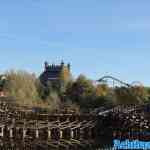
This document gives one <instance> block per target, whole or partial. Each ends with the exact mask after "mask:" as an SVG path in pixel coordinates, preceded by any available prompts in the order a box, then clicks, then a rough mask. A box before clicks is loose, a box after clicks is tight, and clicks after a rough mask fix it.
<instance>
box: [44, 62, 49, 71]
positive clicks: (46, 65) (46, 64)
mask: <svg viewBox="0 0 150 150" xmlns="http://www.w3.org/2000/svg"><path fill="white" fill-rule="evenodd" d="M44 65H45V70H47V68H48V62H47V61H45V63H44Z"/></svg>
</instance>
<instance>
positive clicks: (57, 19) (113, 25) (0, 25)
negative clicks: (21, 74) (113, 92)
mask: <svg viewBox="0 0 150 150" xmlns="http://www.w3.org/2000/svg"><path fill="white" fill-rule="evenodd" d="M149 6H150V1H149V0H0V73H3V72H4V71H6V70H9V69H21V70H27V71H29V72H35V73H36V74H37V75H39V74H40V73H41V72H42V71H43V63H44V61H46V60H47V61H48V62H49V63H57V64H58V63H60V61H61V60H62V59H63V60H64V62H65V63H68V62H70V63H71V71H72V74H73V76H74V77H77V76H78V75H79V74H85V75H86V76H88V77H89V78H91V79H93V80H97V79H99V78H100V77H102V76H104V75H112V76H114V77H117V78H119V79H121V80H123V81H126V82H128V83H131V82H133V81H140V82H141V83H143V84H144V85H149V86H150V9H149Z"/></svg>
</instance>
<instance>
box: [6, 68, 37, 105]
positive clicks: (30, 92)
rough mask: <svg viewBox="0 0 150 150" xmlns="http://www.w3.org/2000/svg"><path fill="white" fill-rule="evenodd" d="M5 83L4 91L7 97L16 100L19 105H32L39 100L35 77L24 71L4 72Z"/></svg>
mask: <svg viewBox="0 0 150 150" xmlns="http://www.w3.org/2000/svg"><path fill="white" fill-rule="evenodd" d="M6 77H7V83H6V86H5V91H6V92H7V95H8V96H10V97H13V98H15V99H16V101H17V103H19V104H21V105H26V104H27V105H34V104H35V103H36V102H37V100H38V99H39V95H38V92H37V88H36V77H35V76H34V75H33V74H30V73H27V72H26V71H14V70H11V71H8V72H6Z"/></svg>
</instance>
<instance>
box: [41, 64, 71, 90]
mask: <svg viewBox="0 0 150 150" xmlns="http://www.w3.org/2000/svg"><path fill="white" fill-rule="evenodd" d="M69 78H70V64H66V65H65V64H64V62H63V61H62V62H61V63H60V64H59V65H55V64H48V62H45V64H44V72H43V73H42V74H41V75H40V81H41V83H42V84H43V85H44V86H49V85H51V86H52V87H56V88H59V87H62V86H63V81H65V80H68V79H69Z"/></svg>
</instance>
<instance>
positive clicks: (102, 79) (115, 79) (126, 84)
mask: <svg viewBox="0 0 150 150" xmlns="http://www.w3.org/2000/svg"><path fill="white" fill-rule="evenodd" d="M106 79H111V80H113V81H117V82H118V83H120V84H123V85H125V86H127V87H132V85H131V84H128V83H126V82H124V81H121V80H120V79H117V78H115V77H112V76H103V77H102V78H100V79H99V80H97V81H98V82H103V81H105V80H106Z"/></svg>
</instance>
